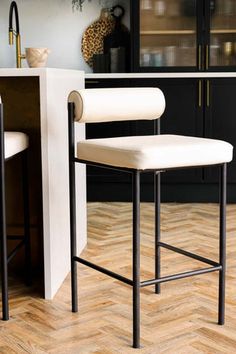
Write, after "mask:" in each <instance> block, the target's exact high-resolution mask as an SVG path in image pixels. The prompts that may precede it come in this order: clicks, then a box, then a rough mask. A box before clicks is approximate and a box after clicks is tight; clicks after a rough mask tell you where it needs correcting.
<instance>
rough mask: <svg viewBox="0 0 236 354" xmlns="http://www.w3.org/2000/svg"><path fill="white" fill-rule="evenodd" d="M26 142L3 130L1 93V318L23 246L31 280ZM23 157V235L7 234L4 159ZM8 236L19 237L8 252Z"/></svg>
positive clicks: (5, 315) (24, 137)
mask: <svg viewBox="0 0 236 354" xmlns="http://www.w3.org/2000/svg"><path fill="white" fill-rule="evenodd" d="M28 146H29V141H28V136H27V135H26V134H24V133H20V132H4V119H3V104H2V101H1V96H0V148H1V151H0V159H1V185H0V198H1V202H0V223H1V230H0V235H1V240H0V246H1V280H2V319H3V320H4V321H7V320H9V304H8V263H9V262H10V261H11V260H12V259H13V257H14V256H15V255H16V253H17V252H18V251H19V250H20V249H21V248H22V247H23V246H24V247H25V272H26V284H27V285H29V284H30V283H31V249H30V248H31V247H30V223H29V191H28V167H27V150H28ZM19 157H21V158H22V187H23V203H24V235H23V236H14V235H7V230H6V203H5V163H6V162H7V161H8V160H10V159H13V158H19ZM7 240H18V241H19V243H18V245H17V246H16V247H15V248H14V249H13V250H12V251H11V252H10V254H8V253H7Z"/></svg>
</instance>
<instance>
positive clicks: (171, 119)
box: [131, 79, 203, 183]
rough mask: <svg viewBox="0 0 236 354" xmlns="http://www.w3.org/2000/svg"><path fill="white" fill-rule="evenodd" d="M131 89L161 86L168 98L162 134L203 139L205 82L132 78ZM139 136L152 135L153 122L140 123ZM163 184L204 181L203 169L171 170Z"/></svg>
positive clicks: (162, 121)
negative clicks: (200, 137) (133, 87)
mask: <svg viewBox="0 0 236 354" xmlns="http://www.w3.org/2000/svg"><path fill="white" fill-rule="evenodd" d="M131 84H132V86H140V87H145V86H146V87H148V86H150V87H159V88H160V89H161V90H162V91H163V93H164V95H165V99H166V110H165V112H164V114H163V116H162V117H161V122H160V124H161V134H178V135H189V136H202V134H203V101H202V99H203V97H202V96H203V95H202V93H203V82H202V80H196V79H133V80H131ZM136 124H137V128H136V132H137V134H138V135H145V134H149V135H150V134H153V133H154V125H153V122H147V121H143V122H137V123H136ZM162 180H163V182H166V183H169V182H173V183H192V182H193V183H194V182H201V181H202V169H187V170H178V171H177V170H176V171H169V172H168V173H164V174H163V178H162Z"/></svg>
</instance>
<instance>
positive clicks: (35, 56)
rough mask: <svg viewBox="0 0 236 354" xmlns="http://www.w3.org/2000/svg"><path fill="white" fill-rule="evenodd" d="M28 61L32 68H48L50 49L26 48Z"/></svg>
mask: <svg viewBox="0 0 236 354" xmlns="http://www.w3.org/2000/svg"><path fill="white" fill-rule="evenodd" d="M25 53H26V60H27V63H28V65H29V67H30V68H42V67H44V66H46V62H47V59H48V54H49V53H50V49H48V48H25Z"/></svg>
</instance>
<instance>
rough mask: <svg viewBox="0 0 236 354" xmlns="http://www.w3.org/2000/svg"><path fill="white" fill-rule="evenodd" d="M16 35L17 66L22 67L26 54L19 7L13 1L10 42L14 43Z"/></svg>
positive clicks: (10, 17) (10, 15)
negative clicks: (24, 52) (23, 47)
mask: <svg viewBox="0 0 236 354" xmlns="http://www.w3.org/2000/svg"><path fill="white" fill-rule="evenodd" d="M13 11H14V14H15V22H16V29H15V30H14V29H13ZM14 37H15V38H16V66H17V68H21V61H22V59H25V55H24V54H22V53H21V36H20V25H19V13H18V7H17V4H16V2H15V1H12V2H11V5H10V10H9V44H10V45H13V44H14Z"/></svg>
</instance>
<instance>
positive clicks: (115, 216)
mask: <svg viewBox="0 0 236 354" xmlns="http://www.w3.org/2000/svg"><path fill="white" fill-rule="evenodd" d="M141 210H142V227H141V233H142V278H143V279H148V278H152V277H153V269H154V257H153V246H154V237H153V231H154V230H153V212H154V209H153V205H152V204H142V209H141ZM88 214H89V222H88V230H89V241H88V248H87V250H86V251H85V252H84V253H83V257H86V258H87V259H89V260H92V261H93V262H96V263H99V264H100V265H101V266H103V267H108V268H109V269H111V270H113V271H115V272H120V273H121V274H123V275H125V276H128V277H131V236H130V235H131V231H132V230H131V204H125V203H92V204H89V205H88ZM161 221H162V227H161V229H162V239H163V240H164V241H165V242H168V243H170V244H173V245H176V246H177V247H182V248H185V249H187V250H189V251H192V252H195V253H198V254H201V255H203V256H206V257H208V258H212V259H215V260H217V257H218V255H217V251H216V250H217V245H218V207H217V205H214V204H179V205H177V204H163V205H162V216H161ZM227 221H228V224H227V230H228V242H227V254H228V263H227V294H226V324H225V326H223V327H221V326H218V325H217V324H216V322H217V289H218V280H217V279H218V278H217V273H212V274H205V275H201V276H197V277H193V278H188V279H183V280H178V281H174V282H169V283H166V284H163V285H162V294H161V295H155V294H154V292H153V287H149V288H145V289H143V290H142V295H141V302H142V330H141V334H142V349H141V350H140V351H138V350H135V349H132V348H131V344H132V332H131V328H132V321H131V319H132V317H131V314H132V309H131V299H132V298H131V295H132V292H131V288H130V287H129V286H126V285H123V284H121V283H120V282H118V281H116V280H113V279H111V278H108V277H106V276H105V275H102V274H100V273H97V272H95V271H93V270H91V269H88V268H85V267H84V266H82V265H79V267H78V268H79V272H78V273H79V274H78V276H79V285H80V286H79V306H80V311H79V313H78V314H72V313H71V312H70V279H69V277H68V278H67V279H66V281H65V283H64V284H63V286H62V288H61V289H60V291H59V293H58V294H57V296H56V298H55V299H54V300H53V301H45V300H42V299H40V298H39V295H38V293H37V291H34V290H30V289H25V288H24V289H22V284H19V283H18V284H16V285H14V282H13V281H12V282H11V292H10V297H11V301H10V305H11V315H12V316H11V320H10V321H9V322H7V323H3V322H1V323H0V353H7V354H13V353H39V354H41V353H58V354H59V353H63V354H66V353H68V354H85V353H86V354H87V353H96V354H98V353H101V354H110V353H122V354H126V353H127V354H128V353H137V352H139V353H145V354H147V353H152V354H155V353H161V354H164V353H165V354H167V353H168V354H196V353H209V354H222V353H229V354H233V353H235V352H236V205H229V206H228V209H227ZM162 265H163V266H162V275H165V274H170V273H175V272H181V271H185V270H190V269H196V268H197V267H199V266H200V267H201V266H203V265H202V263H199V262H196V261H193V260H190V259H188V258H186V257H184V256H181V255H177V254H175V253H173V252H170V251H167V250H163V251H162Z"/></svg>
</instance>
